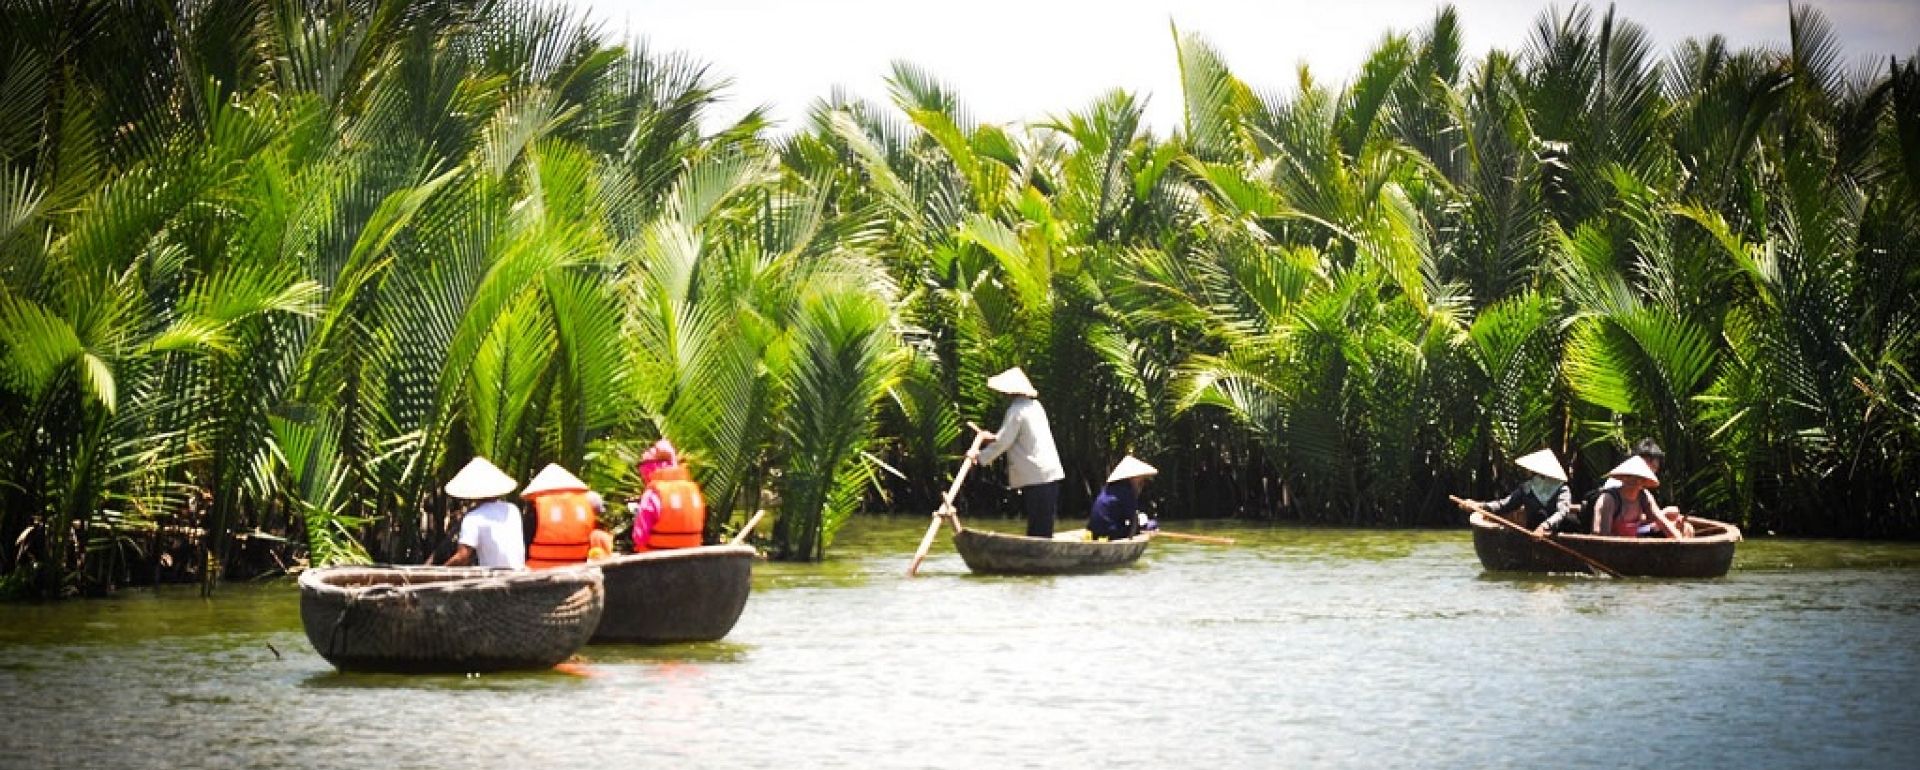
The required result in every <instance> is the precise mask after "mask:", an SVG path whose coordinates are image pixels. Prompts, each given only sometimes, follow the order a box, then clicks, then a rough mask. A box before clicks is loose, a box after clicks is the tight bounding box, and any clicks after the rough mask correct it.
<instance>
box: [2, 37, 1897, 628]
mask: <svg viewBox="0 0 1920 770" xmlns="http://www.w3.org/2000/svg"><path fill="white" fill-rule="evenodd" d="M4 14H5V18H4V19H0V113H4V116H3V117H0V479H3V480H4V483H0V505H3V506H4V508H3V509H0V545H3V546H4V553H0V572H3V573H4V574H5V575H6V576H7V577H6V581H7V585H8V587H9V588H8V590H9V592H11V593H16V594H21V593H26V594H39V595H47V594H58V593H63V592H70V591H73V590H92V589H98V588H100V587H105V586H110V585H114V584H123V583H127V582H142V581H146V580H166V579H182V578H186V579H197V580H201V581H203V582H204V583H205V584H206V585H208V586H209V587H211V586H212V585H213V584H214V583H215V582H216V581H217V580H218V579H219V578H221V577H222V576H223V575H225V576H231V577H239V576H244V575H248V574H255V573H258V572H261V571H274V570H283V569H288V568H290V567H292V566H294V565H296V564H300V563H313V564H318V563H331V562H339V561H347V560H362V559H375V560H383V561H418V560H419V559H421V558H422V557H423V556H424V554H425V553H426V552H427V551H428V550H430V549H431V548H432V547H434V545H436V544H437V543H439V542H440V541H442V540H444V538H445V536H446V527H447V517H448V514H449V505H448V501H447V500H446V499H445V498H444V497H443V496H442V495H440V494H439V485H440V483H441V482H443V481H444V479H445V478H446V477H447V476H448V474H449V473H450V472H451V470H453V469H456V468H457V467H458V466H459V465H461V464H463V463H464V462H465V461H466V459H467V458H468V457H470V456H471V455H473V454H482V455H485V456H487V457H489V458H491V459H493V460H494V461H495V462H496V463H497V464H499V465H500V466H501V467H502V468H505V469H507V470H508V471H509V472H510V473H514V474H517V475H518V477H520V478H527V477H528V476H530V475H531V473H532V472H533V471H536V470H538V468H539V467H541V466H542V465H544V464H545V463H547V462H559V463H561V464H563V465H565V466H567V467H569V468H572V469H575V470H576V471H577V472H578V473H579V474H580V475H581V476H582V478H584V479H586V480H587V481H588V482H589V483H591V484H592V485H593V486H594V487H595V488H596V489H601V490H603V491H606V492H608V493H609V494H610V496H612V497H619V496H623V495H629V494H636V493H637V492H638V485H639V482H638V480H637V479H636V478H635V477H634V476H633V471H632V461H633V460H634V459H635V457H636V456H637V450H638V449H640V448H643V447H644V446H646V445H647V444H650V443H651V442H652V441H653V440H654V439H656V438H657V437H659V436H661V435H666V436H669V437H671V438H672V439H673V440H674V441H675V442H676V443H677V444H679V445H680V446H681V447H682V449H683V450H684V451H685V452H686V454H687V456H688V457H689V458H690V459H691V461H692V463H693V466H694V468H695V470H696V474H697V477H698V478H699V479H700V480H701V482H702V483H703V484H704V485H705V486H706V488H707V491H708V497H709V501H710V505H711V507H712V509H713V511H712V512H713V514H714V515H713V516H712V517H711V520H712V523H711V525H710V526H711V527H712V528H713V530H714V532H713V533H714V534H719V533H720V532H721V531H722V530H725V529H727V528H730V527H732V526H734V525H733V524H732V521H733V520H734V518H735V517H734V514H735V513H736V512H742V511H750V510H751V509H752V508H754V507H756V506H758V505H759V504H760V503H761V501H762V500H763V499H766V500H777V502H778V514H779V515H778V517H777V519H776V524H775V526H774V527H773V528H772V532H773V536H772V539H771V541H770V542H769V546H770V548H771V549H772V551H773V552H774V553H775V554H776V555H778V556H781V557H783V558H796V559H810V558H818V557H820V556H821V555H822V554H824V552H825V550H826V548H827V547H828V546H829V544H830V542H831V539H832V536H833V533H834V532H835V531H836V529H837V528H838V526H839V525H840V524H841V523H842V522H844V521H845V520H846V518H847V517H848V516H850V515H854V514H855V513H856V512H858V511H860V510H863V509H895V510H916V511H917V510H922V509H929V510H930V509H931V508H932V507H933V505H934V504H935V501H936V499H937V496H938V495H939V494H940V492H941V491H942V489H943V487H944V483H945V481H946V479H948V478H950V476H951V473H952V471H953V468H954V467H955V466H954V463H955V461H956V459H957V456H958V454H959V452H960V451H961V450H962V449H963V448H964V446H965V443H966V439H965V437H963V436H962V433H963V425H964V423H965V422H966V421H968V420H974V421H979V422H982V424H983V425H988V427H991V425H990V424H989V423H991V422H992V421H994V420H997V418H998V415H997V413H996V410H995V408H994V407H995V406H996V404H995V401H994V399H993V398H992V394H991V393H989V392H987V391H986V390H985V389H984V386H983V382H984V380H985V378H986V376H987V375H990V374H992V373H994V372H996V371H999V370H1000V369H1002V368H1005V367H1007V366H1013V365H1019V366H1022V367H1024V368H1025V369H1026V370H1027V371H1028V373H1029V374H1030V375H1031V376H1032V378H1033V379H1034V381H1035V383H1036V384H1037V386H1038V388H1039V390H1040V391H1041V393H1042V394H1043V401H1044V402H1045V403H1046V405H1047V408H1048V411H1049V413H1050V415H1051V417H1052V421H1053V424H1054V430H1055V433H1056V437H1057V438H1058V441H1059V443H1060V446H1061V450H1062V454H1063V458H1064V460H1065V462H1066V464H1067V466H1068V474H1069V478H1070V479H1071V480H1072V482H1073V483H1072V484H1070V487H1069V489H1068V491H1067V494H1066V496H1065V497H1066V499H1065V500H1064V501H1063V511H1073V510H1078V509H1079V508H1080V507H1082V506H1083V504H1084V502H1085V500H1086V499H1087V498H1088V497H1089V495H1090V493H1091V492H1092V491H1093V490H1092V480H1095V479H1099V478H1103V477H1104V475H1105V471H1106V469H1107V468H1109V467H1110V466H1111V464H1112V463H1113V462H1115V461H1116V460H1118V459H1119V457H1121V456H1122V455H1123V454H1125V453H1127V452H1132V453H1134V454H1138V455H1141V456H1144V457H1150V458H1152V461H1153V462H1154V464H1155V465H1156V466H1158V467H1159V468H1160V469H1161V475H1160V477H1159V481H1158V483H1156V485H1155V493H1156V496H1157V497H1158V498H1159V500H1158V504H1159V507H1160V513H1161V514H1162V515H1165V516H1170V517H1175V518H1178V517H1183V516H1206V517H1219V516H1235V517H1244V518H1281V519H1289V520H1299V521H1308V522H1325V523H1339V524H1355V525H1395V526H1419V525H1440V524H1449V523H1454V522H1456V521H1457V516H1458V514H1457V511H1455V510H1454V509H1452V508H1451V507H1450V506H1449V504H1448V503H1447V502H1446V494H1447V493H1449V492H1454V493H1463V494H1475V495H1479V496H1489V495H1490V494H1491V493H1492V491H1493V490H1495V489H1501V488H1503V487H1505V486H1506V485H1508V484H1509V483H1511V481H1512V479H1511V473H1512V471H1511V470H1510V468H1511V465H1510V461H1511V459H1512V458H1514V457H1517V456H1519V455H1521V454H1524V453H1526V452H1529V451H1532V450H1533V449H1536V448H1538V447H1540V446H1551V447H1553V448H1555V449H1556V450H1557V451H1558V452H1559V453H1560V454H1561V456H1562V457H1566V458H1571V460H1572V462H1573V464H1574V467H1575V472H1576V481H1577V483H1578V484H1580V485H1586V484H1590V483H1591V482H1592V481H1593V480H1594V478H1595V476H1596V474H1597V473H1598V472H1600V471H1603V470H1605V468H1607V467H1610V466H1611V465H1612V464H1613V463H1614V462H1615V461H1617V459H1618V458H1619V456H1620V454H1621V453H1622V452H1623V451H1624V448H1625V447H1626V446H1627V445H1629V444H1630V443H1631V442H1632V441H1634V440H1637V439H1638V438H1641V437H1643V436H1652V437H1655V438H1656V439H1657V440H1658V441H1659V442H1660V443H1661V444H1662V445H1663V446H1664V447H1665V448H1666V450H1667V452H1668V462H1667V466H1666V468H1667V470H1666V478H1665V479H1664V481H1665V484H1664V485H1663V488H1662V489H1663V499H1665V500H1672V501H1675V502H1679V503H1681V504H1682V505H1684V506H1686V507H1688V508H1690V509H1692V510H1694V511H1697V512H1700V513H1702V514H1703V515H1709V516H1713V517H1715V518H1724V519H1728V520H1732V521H1734V522H1737V523H1740V524H1742V525H1745V526H1747V527H1750V528H1752V529H1755V530H1758V531H1763V532H1779V533H1782V534H1808V535H1841V536H1862V537H1912V536H1914V535H1916V534H1920V489H1916V488H1915V487H1914V486H1913V485H1912V484H1911V480H1912V479H1913V478H1916V477H1917V476H1920V386H1916V384H1915V380H1914V375H1913V367H1914V362H1915V360H1916V356H1915V351H1916V346H1920V318H1917V317H1916V315H1915V310H1914V308H1915V307H1917V306H1920V258H1916V254H1915V250H1916V248H1920V61H1917V60H1916V58H1915V56H1914V55H1912V54H1908V55H1904V56H1903V57H1898V58H1894V59H1892V60H1887V61H1877V62H1868V63H1865V64H1861V65H1859V66H1853V65H1852V64H1851V63H1850V62H1849V61H1848V60H1847V59H1846V56H1845V52H1844V51H1842V50H1841V49H1840V47H1839V45H1838V44H1837V41H1836V39H1835V37H1834V35H1833V33H1832V31H1831V28H1830V27H1829V25H1828V24H1827V22H1826V21H1825V20H1824V18H1823V17H1822V16H1821V15H1820V13H1819V12H1818V11H1817V10H1816V9H1814V8H1812V7H1806V6H1799V7H1796V8H1795V9H1794V11H1793V13H1792V18H1791V24H1790V27H1789V29H1788V30H1785V32H1786V36H1787V39H1788V40H1789V41H1790V42H1789V44H1788V45H1787V46H1786V47H1784V48H1783V49H1779V50H1773V49H1758V48H1755V49H1742V50H1736V49H1732V48H1730V47H1729V46H1728V45H1727V44H1726V43H1725V42H1724V41H1723V40H1720V39H1718V38H1712V39H1703V40H1690V41H1686V42H1684V43H1682V44H1680V45H1678V46H1676V47H1674V48H1673V49H1672V50H1669V51H1664V52H1662V51H1656V50H1653V48H1652V46H1651V45H1650V44H1649V42H1648V36H1647V33H1646V31H1645V30H1644V29H1642V28H1641V27H1639V26H1637V25H1636V24H1634V23H1633V22H1632V21H1630V20H1627V19H1624V18H1619V17H1616V16H1615V15H1614V14H1613V13H1612V12H1611V11H1609V10H1607V9H1604V8H1594V7H1588V6H1575V7H1572V8H1570V9H1562V10H1558V11H1546V12H1543V13H1542V15H1541V16H1540V17H1539V19H1538V22H1537V28H1536V29H1535V31H1534V33H1533V36H1532V38H1531V40H1530V41H1529V42H1528V44H1527V45H1526V46H1525V47H1524V48H1522V49H1521V50H1517V51H1490V52H1487V53H1485V54H1483V55H1472V54H1470V53H1469V52H1467V51H1464V50H1463V48H1462V45H1461V32H1460V30H1459V28H1458V24H1457V20H1456V17H1455V15H1454V14H1453V13H1452V12H1451V11H1450V10H1449V9H1446V8H1440V9H1439V10H1438V11H1437V12H1436V14H1435V16H1434V18H1433V19H1432V21H1431V22H1430V23H1429V24H1428V25H1426V26H1425V27H1423V28H1421V29H1419V30H1416V31H1414V32H1411V33H1392V34H1387V35H1386V36H1385V37H1384V38H1383V40H1382V42H1381V43H1380V44H1379V45H1378V46H1377V47H1376V49H1375V50H1374V51H1373V53H1372V55H1371V57H1370V58H1369V59H1368V60H1367V62H1366V64H1365V66H1364V67H1363V68H1362V69H1361V71H1359V72H1358V73H1355V74H1354V75H1353V76H1352V78H1351V79H1350V80H1348V81H1346V82H1344V83H1335V82H1331V81H1326V80H1323V79H1322V78H1323V77H1324V76H1325V75H1327V74H1329V73H1307V72H1304V71H1303V72H1299V73H1292V74H1291V75H1289V73H1259V75H1260V78H1259V79H1260V80H1261V81H1263V82H1267V83H1271V82H1274V81H1280V82H1284V83H1285V87H1284V88H1281V89H1279V90H1277V91H1271V92H1269V91H1263V90H1258V89H1256V88H1255V87H1253V86H1252V85H1251V84H1250V83H1251V82H1252V80H1251V79H1250V78H1247V77H1243V75H1242V74H1241V73H1236V72H1235V71H1234V70H1233V69H1232V68H1231V67H1230V65H1229V62H1228V57H1227V56H1226V55H1225V53H1224V52H1221V51H1219V50H1216V49H1214V48H1213V47H1211V46H1210V45H1209V44H1208V43H1207V42H1206V41H1205V39H1203V38H1202V37H1200V36H1197V35H1193V34H1188V33H1182V32H1180V31H1178V30H1175V31H1174V32H1173V34H1174V35H1175V36H1176V42H1177V50H1178V57H1177V61H1173V62H1169V63H1168V66H1173V67H1178V68H1179V71H1180V74H1181V82H1182V87H1183V92H1182V93H1181V94H1178V95H1160V96H1159V97H1157V98H1163V99H1164V98H1176V97H1177V98H1179V99H1181V100H1182V103H1183V104H1184V106H1185V110H1184V119H1183V121H1182V123H1181V124H1180V125H1179V126H1177V127H1174V128H1173V129H1172V130H1170V131H1156V130H1154V129H1153V128H1151V127H1149V126H1147V125H1146V124H1145V122H1144V118H1143V110H1142V101H1141V99H1142V97H1141V96H1139V95H1135V94H1129V93H1125V92H1119V91H1116V92H1113V93H1111V94H1109V95H1107V96H1105V97H1102V98H1100V99H1098V100H1096V101H1095V102H1094V103H1092V104H1086V105H1060V109H1059V111H1058V112H1056V113H1053V114H1050V115H1045V116H1034V117H1033V119H1032V122H1031V123H1027V124H1016V125H991V124H982V123H978V122H976V121H974V120H972V119H971V118H969V116H968V113H967V111H966V109H965V106H964V97H965V95H964V94H956V93H954V92H952V91H951V90H950V89H949V88H947V87H946V86H944V85H943V84H941V83H940V82H939V80H938V79H937V77H936V73H928V72H924V71H921V70H919V69H916V68H915V67H913V66H912V65H911V64H904V63H903V64H900V65H898V66H897V67H896V69H895V71H894V75H893V77H892V78H891V80H890V84H891V86H892V97H893V98H892V100H891V102H890V103H886V104H877V103H866V102H860V101H854V100H848V99H845V98H841V97H839V96H837V95H823V98H822V100H821V101H820V102H818V103H817V104H816V105H815V106H814V109H813V110H812V111H811V114H810V116H809V118H808V119H807V120H806V121H805V123H804V125H800V126H793V127H774V126H769V125H767V124H766V122H765V121H764V119H763V118H762V117H761V116H759V115H757V114H749V115H747V116H746V117H744V118H742V119H741V120H739V122H737V123H736V124H733V125H727V126H720V127H712V126H705V125H704V124H703V117H704V116H705V114H706V113H707V111H708V110H709V108H710V107H711V106H712V105H713V104H714V103H715V100H716V99H717V98H719V97H721V96H722V95H724V93H725V89H726V83H725V82H724V81H722V80H720V79H718V78H716V77H714V76H713V75H712V74H710V72H709V70H708V69H707V63H704V62H697V61H692V60H690V59H688V58H686V57H684V56H681V55H677V54H664V53H660V52H656V51H652V50H649V49H648V48H647V47H645V46H644V45H640V44H632V45H622V44H620V43H619V42H618V41H616V40H614V39H613V38H612V37H610V36H609V35H608V34H606V33H605V32H604V31H602V30H599V29H597V28H595V27H592V26H590V25H586V24H584V23H583V22H582V21H581V20H580V19H578V18H576V17H574V16H571V15H569V14H568V13H566V12H564V11H562V10H558V9H555V8H549V7H545V6H541V5H538V4H526V3H516V2H504V3H494V2H484V1H480V2H476V1H473V0H437V1H431V2H419V1H414V2H398V1H394V0H209V1H208V2H195V3H180V2H159V3H124V2H113V1H112V0H22V2H14V3H8V4H7V5H6V7H5V11H4ZM636 32H637V33H640V34H644V32H645V30H644V29H642V30H637V31H636ZM1289 78H1290V79H1289ZM763 492H771V493H773V494H772V495H767V496H765V497H764V498H763V495H762V493H763ZM1003 494H1004V493H1002V492H1000V491H999V490H997V489H996V488H994V486H993V485H991V484H984V483H982V484H974V485H972V488H971V489H970V490H969V495H970V503H971V506H972V509H973V510H978V511H982V512H987V511H992V510H994V509H995V507H997V506H999V505H1000V504H1001V502H1002V500H1001V499H1000V498H1001V497H1002V496H1003Z"/></svg>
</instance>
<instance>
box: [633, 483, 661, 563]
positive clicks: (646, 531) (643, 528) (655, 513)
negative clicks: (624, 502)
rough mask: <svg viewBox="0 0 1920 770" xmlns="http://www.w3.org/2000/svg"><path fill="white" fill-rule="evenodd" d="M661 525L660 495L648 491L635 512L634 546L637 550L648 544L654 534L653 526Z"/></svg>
mask: <svg viewBox="0 0 1920 770" xmlns="http://www.w3.org/2000/svg"><path fill="white" fill-rule="evenodd" d="M658 523H660V494H659V493H658V492H655V491H653V490H652V489H648V490H647V491H646V494H643V495H641V496H640V504H639V505H638V506H635V508H634V510H633V546H634V548H635V549H636V550H637V549H639V548H641V547H644V546H645V545H646V544H647V538H648V537H649V536H651V535H652V534H653V525H655V524H658Z"/></svg>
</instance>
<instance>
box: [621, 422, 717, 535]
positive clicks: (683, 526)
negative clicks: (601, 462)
mask: <svg viewBox="0 0 1920 770" xmlns="http://www.w3.org/2000/svg"><path fill="white" fill-rule="evenodd" d="M639 470H640V479H641V480H642V481H644V482H646V484H647V491H646V493H645V494H643V495H641V496H640V502H639V503H638V504H635V505H634V506H633V551H634V553H642V552H645V551H659V550H665V549H669V548H692V547H694V546H697V545H700V544H701V538H702V537H703V535H704V534H705V531H706V526H707V500H706V497H704V496H703V495H701V493H700V485H699V484H698V483H696V482H695V481H694V480H693V478H692V477H691V476H690V475H688V474H687V469H686V467H685V466H683V465H681V464H680V453H679V452H678V451H676V450H675V449H674V448H673V443H672V442H670V441H668V440H666V439H664V438H663V439H660V441H659V442H658V443H655V444H654V445H653V446H651V447H648V448H647V451H646V452H645V453H644V454H641V455H640V465H639Z"/></svg>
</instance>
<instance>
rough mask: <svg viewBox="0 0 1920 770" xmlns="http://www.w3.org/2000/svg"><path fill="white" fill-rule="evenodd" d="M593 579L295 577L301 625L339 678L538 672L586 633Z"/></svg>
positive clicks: (599, 595)
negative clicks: (358, 673)
mask: <svg viewBox="0 0 1920 770" xmlns="http://www.w3.org/2000/svg"><path fill="white" fill-rule="evenodd" d="M602 580H603V578H602V576H601V573H600V570H599V569H598V568H597V567H592V566H582V567H574V568H567V569H556V570H542V571H538V572H528V571H524V570H497V569H485V568H478V567H473V568H466V567H399V566H358V567H326V568H321V569H316V570H309V571H307V572H306V573H304V574H302V575H301V576H300V621H301V623H302V625H304V626H305V627H306V631H307V641H308V642H310V643H312V644H313V648H314V650H316V651H318V652H319V653H320V656H321V657H323V658H326V659H327V662H328V663H332V664H333V665H334V667H335V668H338V669H340V670H342V671H383V672H399V673H434V672H441V673H468V672H493V671H511V670H526V669H544V668H551V667H552V666H554V665H555V664H557V663H560V662H562V661H565V660H566V659H567V658H568V657H570V656H572V655H573V653H574V652H576V651H578V650H579V649H580V648H581V647H582V646H584V645H585V644H586V643H587V640H588V638H589V637H591V636H592V635H593V630H594V628H595V627H596V626H597V625H599V623H600V616H601V612H602V610H603V609H604V607H605V591H604V588H603V584H602Z"/></svg>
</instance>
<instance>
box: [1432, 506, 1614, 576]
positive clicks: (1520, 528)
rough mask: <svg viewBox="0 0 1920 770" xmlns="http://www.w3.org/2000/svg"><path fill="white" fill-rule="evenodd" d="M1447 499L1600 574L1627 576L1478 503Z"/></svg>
mask: <svg viewBox="0 0 1920 770" xmlns="http://www.w3.org/2000/svg"><path fill="white" fill-rule="evenodd" d="M1447 499H1449V500H1452V501H1453V502H1454V504H1455V505H1458V506H1460V507H1461V508H1465V509H1468V510H1472V511H1478V512H1480V513H1482V514H1485V516H1484V517H1483V518H1487V519H1492V520H1493V523H1495V524H1498V525H1500V526H1502V527H1506V528H1507V529H1511V530H1513V531H1515V532H1519V533H1520V534H1523V535H1526V536H1527V537H1530V538H1533V539H1534V540H1538V541H1540V542H1542V543H1546V544H1547V545H1550V546H1553V547H1554V548H1556V549H1558V550H1559V551H1560V552H1561V553H1564V554H1566V555H1568V556H1572V557H1573V558H1575V559H1579V560H1580V561H1581V562H1582V563H1584V564H1586V565H1587V566H1589V567H1592V568H1594V569H1595V570H1598V571H1599V572H1601V573H1603V574H1605V575H1607V576H1608V577H1626V576H1625V575H1622V574H1620V573H1619V572H1617V571H1615V570H1614V569H1613V568H1612V567H1609V566H1607V565H1605V564H1601V563H1600V562H1597V561H1594V560H1593V559H1592V558H1591V557H1589V556H1587V555H1586V554H1584V553H1581V552H1579V551H1576V550H1573V549H1572V548H1568V547H1566V546H1564V545H1561V544H1560V543H1559V542H1558V541H1556V540H1554V539H1553V538H1550V537H1547V536H1545V535H1541V534H1540V533H1538V532H1534V531H1533V530H1531V529H1527V528H1526V527H1523V526H1520V525H1519V524H1515V523H1513V522H1511V521H1507V519H1506V517H1504V516H1501V515H1499V514H1495V513H1488V512H1487V510H1486V509H1485V508H1481V507H1480V505H1479V504H1478V503H1475V502H1474V501H1472V500H1463V499H1461V498H1458V497H1454V496H1453V495H1447Z"/></svg>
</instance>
